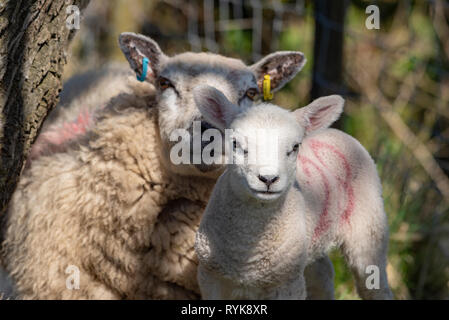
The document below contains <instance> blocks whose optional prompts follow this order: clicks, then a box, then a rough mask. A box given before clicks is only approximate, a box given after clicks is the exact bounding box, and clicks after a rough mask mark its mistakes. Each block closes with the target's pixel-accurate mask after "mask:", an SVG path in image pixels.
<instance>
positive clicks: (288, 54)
mask: <svg viewBox="0 0 449 320" xmlns="http://www.w3.org/2000/svg"><path fill="white" fill-rule="evenodd" d="M306 61H307V59H306V58H305V57H304V54H303V53H302V52H299V51H277V52H274V53H272V54H269V55H268V56H266V57H265V58H262V59H261V60H260V61H258V62H256V63H255V64H253V65H252V66H250V68H251V69H252V70H253V72H254V73H255V74H256V79H257V84H258V85H259V89H260V90H261V92H262V90H263V78H264V76H265V75H266V74H268V75H270V78H271V90H272V91H273V92H275V91H277V90H279V89H281V88H282V87H283V86H284V85H285V84H286V83H287V82H289V81H290V80H291V79H293V77H294V76H296V74H297V73H298V72H299V71H301V69H302V68H303V67H304V65H305V64H306Z"/></svg>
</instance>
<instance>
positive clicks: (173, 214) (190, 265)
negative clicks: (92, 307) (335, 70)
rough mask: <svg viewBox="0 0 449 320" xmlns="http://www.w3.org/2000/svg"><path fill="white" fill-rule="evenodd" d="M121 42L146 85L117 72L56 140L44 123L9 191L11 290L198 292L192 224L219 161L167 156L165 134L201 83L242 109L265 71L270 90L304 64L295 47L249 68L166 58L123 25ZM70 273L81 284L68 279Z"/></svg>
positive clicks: (181, 122) (50, 293)
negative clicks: (115, 81) (105, 93)
mask: <svg viewBox="0 0 449 320" xmlns="http://www.w3.org/2000/svg"><path fill="white" fill-rule="evenodd" d="M120 46H121V49H122V51H123V52H124V54H125V56H126V58H127V59H128V62H129V64H130V66H131V68H132V69H133V70H134V73H135V74H137V75H139V76H142V74H141V73H142V61H143V58H148V59H149V61H150V66H149V67H150V68H149V70H148V74H147V76H146V79H145V82H144V83H140V82H138V81H137V80H136V79H135V75H134V79H130V78H126V77H123V78H122V79H127V80H121V81H126V82H127V83H126V86H124V87H126V88H127V90H125V91H121V92H119V93H118V94H117V95H116V96H114V97H112V98H111V99H110V100H109V101H108V102H105V103H104V104H103V103H100V104H99V105H98V106H97V107H95V106H94V103H93V102H91V103H89V106H93V109H90V107H89V108H87V111H88V114H87V116H86V117H84V118H82V119H89V121H84V122H83V130H75V131H73V130H72V131H70V130H69V132H68V134H67V137H66V136H64V139H62V140H60V139H59V138H60V136H59V135H58V132H57V129H58V126H59V124H61V122H58V121H60V120H57V119H56V120H54V122H52V125H50V126H48V127H47V128H48V130H47V131H45V130H44V131H43V132H42V134H44V133H48V132H50V131H54V133H56V134H47V135H45V136H44V137H45V139H41V142H42V144H43V145H42V144H41V146H40V148H39V149H36V152H35V153H34V154H33V161H32V162H31V163H30V164H29V166H28V168H26V169H25V171H24V173H23V175H22V177H21V179H20V182H19V185H18V187H17V189H16V191H15V193H14V195H13V197H12V200H11V202H10V205H9V208H8V211H7V214H6V216H5V219H4V220H5V226H4V229H3V230H2V237H3V239H4V241H3V242H2V251H1V257H0V262H1V265H2V266H4V268H5V269H6V271H7V272H8V273H9V274H10V276H11V278H12V280H13V281H14V289H15V291H16V292H17V298H23V299H193V298H199V297H200V296H199V288H198V284H197V281H196V267H197V258H196V255H195V252H194V240H195V232H196V230H197V228H198V225H199V221H200V217H201V214H202V212H203V210H204V208H205V206H206V204H207V201H208V199H209V195H210V191H211V190H212V187H213V185H214V184H215V181H216V179H217V177H218V176H219V175H220V174H221V172H222V166H214V165H207V164H205V163H200V164H195V165H194V164H181V165H174V164H173V163H172V162H171V161H170V158H169V151H170V149H171V146H172V145H173V144H174V143H175V142H174V141H171V140H170V136H171V134H172V133H173V132H174V131H175V130H177V129H187V130H192V126H193V122H194V121H196V120H201V118H202V117H201V114H200V112H199V111H198V109H197V108H196V106H195V103H194V101H193V96H192V89H193V88H194V87H196V86H198V85H199V84H204V83H209V84H211V85H214V86H215V87H216V88H218V89H220V90H221V91H223V92H225V94H226V95H227V97H228V98H229V99H230V100H231V101H233V102H234V103H235V104H238V105H240V107H242V108H244V107H250V106H251V105H252V103H253V101H252V100H253V99H254V98H255V96H256V95H257V94H258V92H259V91H260V90H261V89H260V88H261V86H262V81H263V76H264V75H265V74H270V75H271V77H272V79H273V81H272V88H273V90H274V91H275V90H278V89H280V88H281V87H282V86H283V85H284V84H285V83H286V82H288V81H289V80H290V79H292V78H293V77H294V76H295V75H296V73H297V72H298V71H299V70H300V69H301V68H302V66H303V65H304V63H305V58H304V55H303V54H302V53H300V52H277V53H273V54H271V55H268V56H267V57H265V58H263V59H262V60H261V61H259V62H257V63H255V64H254V65H252V66H246V65H245V64H244V63H243V62H242V61H240V60H238V59H231V58H226V57H223V56H220V55H215V54H207V53H189V52H187V53H183V54H179V55H176V56H173V57H168V56H167V55H165V54H164V53H163V52H162V51H161V50H160V48H159V46H158V45H157V44H156V43H155V42H154V41H153V40H151V39H149V38H147V37H144V36H142V35H136V34H132V33H124V34H122V35H121V36H120ZM119 82H120V81H119ZM76 101H80V100H79V99H76V100H75V101H74V103H76ZM84 107H85V106H76V107H74V108H70V107H69V108H68V109H67V110H69V111H70V110H72V111H73V110H75V111H76V110H80V112H81V111H82V112H84V109H83V108H84ZM74 119H78V115H76V116H75V117H74ZM75 123H77V122H76V120H75ZM202 123H204V122H202ZM84 124H85V126H84ZM207 127H208V125H207V123H204V128H207ZM61 128H64V126H63V125H61ZM64 134H65V132H64ZM45 143H47V144H48V145H49V146H48V147H46V146H45ZM54 146H56V147H54ZM71 270H75V271H78V275H79V280H80V281H79V288H78V287H77V286H75V287H70V286H67V279H68V278H69V277H70V276H71V273H70V272H72V271H71ZM66 272H68V273H66Z"/></svg>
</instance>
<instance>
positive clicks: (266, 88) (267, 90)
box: [263, 74, 273, 101]
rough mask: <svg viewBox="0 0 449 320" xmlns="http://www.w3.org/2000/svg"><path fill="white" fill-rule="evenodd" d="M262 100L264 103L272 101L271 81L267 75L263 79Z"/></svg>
mask: <svg viewBox="0 0 449 320" xmlns="http://www.w3.org/2000/svg"><path fill="white" fill-rule="evenodd" d="M263 99H264V100H265V101H267V100H271V99H273V94H272V93H271V79H270V75H268V74H266V75H265V76H264V77H263Z"/></svg>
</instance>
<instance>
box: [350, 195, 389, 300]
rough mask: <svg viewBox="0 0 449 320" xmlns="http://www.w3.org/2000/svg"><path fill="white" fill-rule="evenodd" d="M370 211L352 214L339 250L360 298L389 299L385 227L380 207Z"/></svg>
mask: <svg viewBox="0 0 449 320" xmlns="http://www.w3.org/2000/svg"><path fill="white" fill-rule="evenodd" d="M380 201H381V200H380ZM372 208H374V210H373V211H370V210H367V208H365V210H367V211H365V212H358V213H360V214H359V215H358V213H356V212H354V217H353V219H352V220H353V221H352V224H351V225H349V226H348V227H349V228H348V229H346V230H345V231H344V232H343V235H344V236H343V238H344V240H343V244H342V251H343V254H344V256H345V260H346V263H347V264H348V266H349V267H350V268H351V271H352V273H353V275H354V278H355V282H356V287H357V292H358V294H359V296H360V297H361V298H362V299H365V300H384V299H392V298H393V295H392V293H391V291H390V288H389V286H388V278H387V272H386V265H387V248H388V225H387V221H386V216H385V213H384V211H383V207H382V206H381V204H379V206H377V208H376V206H374V207H372Z"/></svg>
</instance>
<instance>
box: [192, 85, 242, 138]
mask: <svg viewBox="0 0 449 320" xmlns="http://www.w3.org/2000/svg"><path fill="white" fill-rule="evenodd" d="M193 98H194V100H195V103H196V106H197V107H198V109H199V110H200V112H201V114H202V115H203V117H204V119H205V120H206V121H207V122H209V123H210V124H212V125H213V126H215V127H216V128H217V129H219V130H222V131H223V130H224V129H227V128H229V125H230V124H231V122H232V120H233V119H234V117H235V116H236V115H237V113H238V107H237V106H235V105H234V104H233V103H232V102H231V101H229V100H228V99H227V98H226V97H225V95H224V94H223V93H221V92H220V91H219V90H217V89H215V88H214V87H211V86H207V85H203V86H199V87H196V88H195V89H194V90H193Z"/></svg>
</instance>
